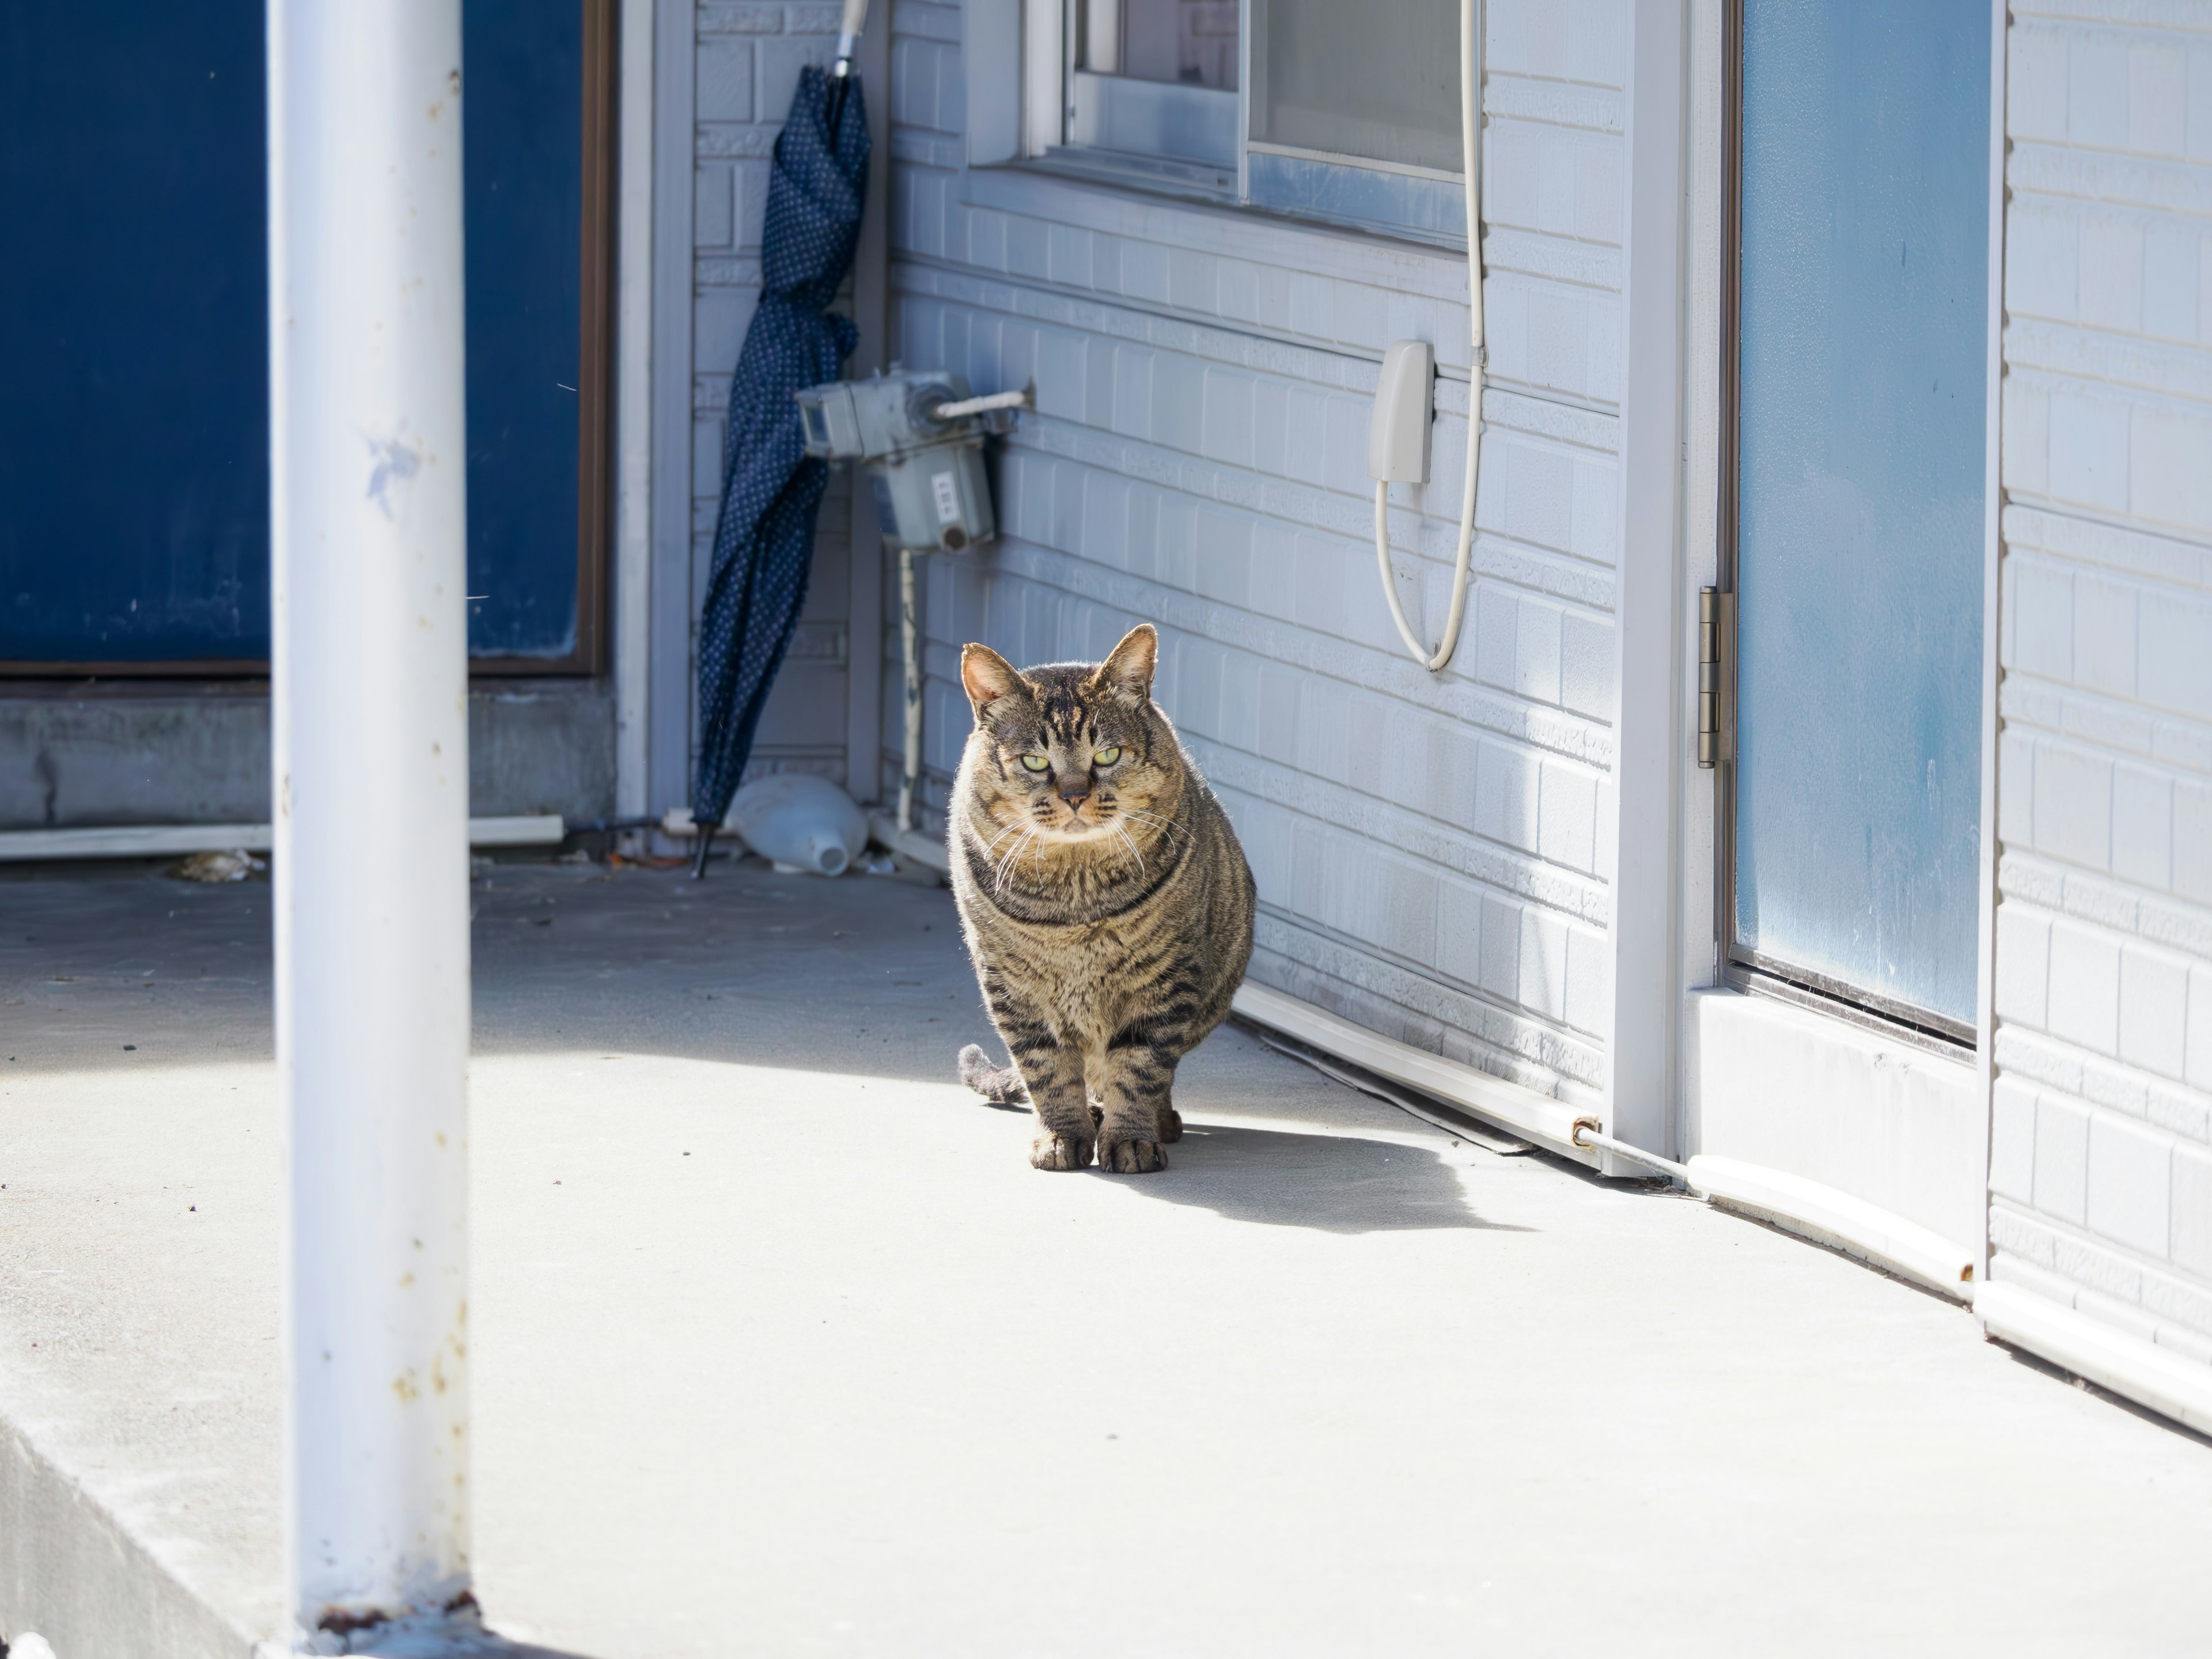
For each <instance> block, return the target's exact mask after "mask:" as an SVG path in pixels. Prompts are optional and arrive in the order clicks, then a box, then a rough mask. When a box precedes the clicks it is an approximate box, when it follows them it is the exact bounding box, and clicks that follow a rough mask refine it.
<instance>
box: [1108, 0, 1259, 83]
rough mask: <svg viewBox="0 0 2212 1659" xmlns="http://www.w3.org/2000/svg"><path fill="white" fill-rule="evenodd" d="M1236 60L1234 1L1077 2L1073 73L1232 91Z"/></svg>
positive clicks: (1122, 0)
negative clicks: (1079, 71) (1086, 72)
mask: <svg viewBox="0 0 2212 1659" xmlns="http://www.w3.org/2000/svg"><path fill="white" fill-rule="evenodd" d="M1076 67H1077V68H1078V69H1085V70H1091V71H1092V72H1093V73H1095V74H1098V75H1121V76H1127V77H1128V78H1129V79H1131V80H1133V81H1160V82H1167V83H1168V84H1170V85H1172V86H1185V87H1210V88H1213V89H1214V90H1215V91H1217V92H1234V91H1236V90H1237V0H1078V4H1077V7H1076Z"/></svg>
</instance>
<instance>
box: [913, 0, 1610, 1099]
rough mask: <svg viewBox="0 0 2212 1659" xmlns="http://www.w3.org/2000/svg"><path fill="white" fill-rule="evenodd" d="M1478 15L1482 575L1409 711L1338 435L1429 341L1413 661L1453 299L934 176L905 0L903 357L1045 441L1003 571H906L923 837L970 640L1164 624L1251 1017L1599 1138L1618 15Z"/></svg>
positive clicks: (1004, 485) (1444, 452) (947, 147)
mask: <svg viewBox="0 0 2212 1659" xmlns="http://www.w3.org/2000/svg"><path fill="white" fill-rule="evenodd" d="M1487 11H1488V13H1489V15H1490V22H1489V29H1490V34H1489V40H1488V42H1487V47H1486V53H1487V62H1488V77H1487V83H1486V88H1485V105H1486V109H1487V111H1488V112H1489V123H1488V127H1487V132H1486V137H1487V139H1488V144H1487V149H1486V158H1487V159H1486V191H1487V206H1486V214H1487V218H1488V222H1489V224H1490V227H1491V229H1490V235H1489V237H1488V240H1487V242H1486V249H1487V254H1488V259H1489V272H1490V275H1489V282H1488V285H1487V301H1488V306H1489V318H1490V365H1491V374H1492V390H1491V391H1490V392H1489V394H1488V397H1487V400H1486V414H1487V423H1486V436H1485V438H1484V442H1483V465H1482V489H1481V501H1480V526H1481V535H1480V539H1479V542H1478V544H1477V547H1476V550H1475V562H1474V568H1475V573H1476V577H1477V581H1476V585H1475V588H1474V599H1473V603H1472V605H1471V608H1470V611H1469V614H1468V623H1467V629H1466V632H1465V635H1464V636H1463V639H1462V644H1461V647H1460V650H1459V653H1458V656H1457V657H1456V659H1455V660H1454V662H1453V664H1452V665H1451V667H1450V668H1449V670H1448V671H1446V672H1445V673H1444V674H1443V675H1441V676H1437V677H1433V678H1432V677H1431V676H1429V675H1428V674H1426V673H1425V672H1424V671H1421V670H1420V669H1419V668H1418V667H1417V666H1415V665H1413V663H1412V662H1411V661H1410V660H1409V659H1407V656H1406V654H1405V653H1404V651H1403V650H1402V648H1401V646H1400V644H1399V642H1398V641H1397V638H1396V635H1395V631H1394V629H1393V628H1392V626H1391V623H1390V621H1389V614H1388V612H1387V611H1386V609H1385V607H1384V604H1383V597H1382V595H1381V593H1380V592H1379V591H1378V586H1377V580H1376V571H1375V559H1374V550H1373V547H1372V544H1371V541H1370V539H1369V537H1370V528H1369V526H1370V518H1371V507H1370V490H1371V487H1370V484H1369V483H1368V481H1367V477H1366V473H1365V435H1366V423H1367V413H1368V403H1369V398H1370V395H1371V392H1372V387H1373V385H1374V374H1375V364H1376V360H1377V359H1378V357H1379V356H1380V353H1381V349H1382V348H1383V345H1384V344H1385V343H1388V342H1389V340H1391V339H1394V338H1397V337H1406V336H1421V337H1427V338H1428V339H1430V340H1431V341H1433V342H1434V343H1435V344H1436V347H1437V355H1438V357H1439V360H1440V362H1442V363H1443V364H1444V365H1445V366H1446V368H1447V370H1448V372H1449V370H1451V369H1454V368H1455V369H1456V371H1457V373H1458V374H1459V376H1460V377H1461V378H1459V379H1458V380H1445V381H1443V382H1442V383H1441V384H1440V386H1439V404H1440V414H1439V419H1438V421H1437V426H1436V430H1435V435H1434V458H1435V459H1434V463H1433V467H1432V474H1431V476H1432V478H1433V480H1434V482H1433V483H1431V484H1430V485H1429V486H1428V487H1427V488H1426V489H1425V490H1424V491H1405V490H1401V491H1400V492H1398V494H1397V496H1396V499H1395V501H1394V513H1393V520H1394V538H1395V541H1396V544H1397V548H1398V553H1399V559H1398V562H1399V565H1400V568H1401V571H1403V572H1404V573H1405V575H1406V578H1407V580H1406V588H1407V592H1408V595H1409V609H1414V610H1415V611H1416V614H1417V615H1418V616H1419V617H1423V618H1425V619H1426V620H1425V623H1424V625H1425V627H1427V628H1429V629H1435V628H1436V627H1437V625H1438V623H1439V622H1440V620H1441V618H1442V617H1443V613H1444V609H1445V603H1446V599H1447V595H1448V592H1449V578H1450V566H1449V561H1450V558H1451V555H1452V549H1453V539H1454V532H1455V516H1456V513H1457V507H1458V501H1459V497H1460V489H1461V480H1462V456H1463V453H1464V449H1465V445H1466V431H1467V428H1466V425H1465V421H1466V418H1467V395H1466V392H1467V388H1466V381H1465V378H1464V377H1465V374H1466V368H1467V363H1468V326H1467V315H1466V310H1465V295H1466V286H1465V266H1464V262H1463V261H1462V259H1460V258H1456V257H1450V256H1446V255H1443V254H1440V253H1435V252H1428V251H1425V250H1422V249H1419V248H1414V247H1410V246H1406V245H1402V244H1395V243H1383V242H1379V241H1376V240H1371V239H1363V238H1361V237H1358V236H1356V235H1352V234H1338V233H1332V232H1327V231H1321V230H1314V229H1305V228H1294V227H1292V226H1291V225H1289V224H1286V223H1285V222H1281V221H1278V220H1270V219H1267V218H1265V217H1261V216H1252V215H1243V214H1237V213H1233V212H1230V211H1227V210H1212V209H1207V208H1203V207H1197V206H1187V205H1182V204H1176V203H1174V202H1170V201H1168V200H1166V199H1164V198H1161V197H1147V196H1144V195H1140V194H1136V193H1131V192H1123V191H1115V190H1111V189H1108V188H1103V187H1097V186H1090V185H1078V184H1074V183H1070V182H1066V181H1064V180H1060V179H1050V178H1047V177H1042V176H1040V175H1038V174H1036V173H1033V172H1022V171H1019V170H1013V171H1008V170H994V171H977V172H975V173H963V172H962V170H961V154H962V145H961V142H960V134H959V127H960V123H961V120H962V118H963V108H964V90H963V80H962V59H961V50H960V42H961V26H962V14H961V10H960V8H959V7H958V6H957V5H956V4H943V3H929V0H896V7H895V10H894V12H893V27H894V35H893V46H892V52H893V57H892V79H893V88H892V91H893V105H892V114H893V121H894V141H893V148H894V150H895V153H896V156H897V158H898V165H897V171H896V179H895V190H894V194H893V197H892V227H891V243H892V258H893V267H892V272H891V294H892V306H893V323H892V331H893V341H894V350H895V353H896V355H897V356H901V357H902V358H903V359H904V360H905V361H906V362H908V364H910V365H913V366H916V367H939V366H941V367H945V368H952V369H957V370H961V371H963V372H965V373H966V374H967V375H968V376H969V380H971V381H972V382H973V383H974V384H975V386H976V387H977V388H978V389H979V390H997V389H999V388H1000V387H1003V386H1020V385H1022V384H1023V383H1024V381H1027V380H1031V379H1034V380H1035V381H1036V387H1037V396H1038V403H1039V408H1038V410H1037V412H1036V414H1034V415H1031V416H1025V417H1024V419H1023V421H1022V423H1021V426H1020V429H1019V431H1018V433H1017V435H1015V437H1014V439H1013V440H1012V443H1011V445H1010V446H1009V447H1008V449H1007V451H1006V454H1005V456H1004V458H1003V464H1002V466H1001V469H1000V494H999V507H1000V515H1001V519H1002V522H1003V531H1002V537H1001V539H1000V542H999V544H997V545H996V546H995V547H994V548H991V549H989V550H987V551H985V552H984V553H983V554H981V555H980V556H973V557H953V556H938V557H935V558H933V560H931V561H930V562H929V563H930V568H928V570H927V586H928V594H927V635H928V643H927V672H928V676H929V679H928V689H927V734H928V737H927V742H928V751H927V762H928V766H929V769H930V781H929V788H928V791H927V800H928V804H929V806H930V808H931V809H932V811H933V813H939V812H941V809H942V806H943V804H944V801H945V791H946V787H947V785H948V783H949V781H950V776H951V769H952V767H953V766H954V764H955V763H956V761H957V755H958V751H959V747H960V744H961V743H962V742H963V739H964V737H965V735H966V732H967V730H968V727H969V712H968V708H967V704H966V701H965V699H964V697H963V695H962V693H961V690H960V688H959V684H958V679H957V661H958V652H959V648H960V646H961V644H962V643H963V641H968V640H982V641H986V642H987V643H988V644H990V645H992V646H993V647H994V648H996V649H998V650H1000V651H1001V652H1003V653H1006V655H1007V656H1008V657H1010V658H1012V659H1013V660H1014V661H1016V662H1018V663H1036V662H1047V661H1053V660H1056V659H1068V658H1082V657H1096V656H1097V655H1098V654H1100V653H1103V651H1104V650H1105V648H1106V647H1108V646H1109V645H1110V644H1111V643H1112V642H1113V641H1114V640H1115V638H1116V637H1117V636H1118V635H1120V634H1121V632H1122V630H1124V629H1127V627H1129V626H1130V625H1132V624H1133V623H1136V622H1137V621H1139V620H1149V621H1152V622H1153V623H1157V624H1158V625H1159V627H1160V629H1161V630H1162V636H1163V644H1164V653H1163V658H1162V665H1161V671H1160V676H1159V684H1158V695H1159V697H1160V700H1161V702H1162V704H1163V706H1164V707H1165V708H1167V709H1168V711H1169V712H1170V714H1171V715H1172V716H1173V718H1174V719H1175V720H1176V723H1177V725H1178V726H1179V727H1180V728H1181V730H1182V732H1183V734H1184V736H1185V738H1186V739H1187V741H1188V743H1189V744H1190V746H1191V748H1192V749H1193V750H1194V752H1195V754H1196V755H1197V757H1198V758H1199V760H1200V764H1201V765H1202V766H1203V767H1204V768H1205V769H1206V772H1207V773H1208V775H1209V776H1210V777H1211V778H1212V781H1213V782H1214V785H1215V787H1217V788H1218V790H1219V792H1220V793H1221V794H1222V796H1223V798H1224V799H1225V802H1226V803H1227V805H1228V806H1229V809H1230V811H1231V814H1232V815H1233V817H1234V818H1235V821H1236V823H1237V829H1238V831H1239V833H1240V834H1241V836H1243V841H1244V845H1245V848H1246V850H1247V852H1248V853H1249V855H1250V857H1251V860H1252V864H1253V867H1254V870H1255V873H1256V875H1257V877H1258V879H1259V884H1260V892H1261V903H1262V908H1263V916H1262V920H1261V929H1260V949H1259V951H1258V954H1257V957H1256V958H1255V965H1254V973H1255V977H1257V978H1259V979H1261V980H1262V981H1266V982H1267V983H1270V984H1273V985H1276V986H1279V987H1283V988H1285V989H1288V990H1291V991H1292V992H1294V993H1296V994H1299V995H1302V996H1304V997H1307V998H1309V999H1310V1000H1315V1001H1316V1002H1320V1003H1322V1004H1324V1005H1326V1006H1331V1007H1334V1008H1336V1009H1338V1010H1340V1011H1341V1012H1345V1013H1347V1014H1349V1015H1351V1016H1352V1017H1353V1018H1358V1019H1361V1020H1364V1021H1365V1022H1367V1023H1369V1024H1372V1025H1374V1026H1376V1027H1377V1028H1379V1029H1381V1030H1385V1031H1387V1032H1389V1034H1391V1035H1393V1036H1398V1037H1400V1038H1402V1039H1403V1040H1405V1041H1407V1042H1413V1043H1416V1044H1418V1045H1419V1046H1421V1047H1423V1048H1428V1049H1430V1050H1431V1051H1440V1052H1443V1053H1444V1054H1449V1055H1451V1056H1452V1057H1454V1058H1456V1059H1460V1060H1466V1061H1468V1062H1471V1063H1473V1064H1475V1065H1478V1066H1483V1067H1485V1068H1486V1069H1488V1070H1491V1071H1492V1072H1494V1073H1498V1074H1501V1075H1504V1076H1509V1077H1512V1078H1514V1079H1518V1080H1520V1081H1522V1082H1524V1083H1528V1084H1530V1085H1534V1086H1536V1087H1539V1088H1541V1089H1545V1090H1547V1091H1551V1092H1553V1093H1555V1094H1558V1095H1560V1096H1562V1097H1566V1098H1569V1099H1572V1100H1575V1101H1578V1102H1581V1101H1594V1100H1595V1098H1596V1095H1597V1091H1598V1090H1599V1088H1600V1087H1601V1054H1602V1045H1603V1043H1604V1041H1605V1034H1606V1028H1607V1023H1608V1020H1609V1003H1610V986H1609V983H1608V978H1607V975H1608V971H1609V970H1608V969H1607V966H1606V953H1605V948H1604V947H1605V940H1604V937H1603V935H1604V931H1605V929H1606V927H1607V922H1608V916H1609V904H1608V895H1607V887H1606V883H1605V880H1604V878H1603V874H1602V872H1606V871H1607V870H1608V869H1610V868H1611V866H1612V856H1613V849H1612V848H1610V846H1608V845H1607V843H1606V840H1605V837H1606V836H1607V833H1608V831H1607V826H1608V825H1609V824H1610V823H1612V822H1613V811H1612V809H1611V802H1610V790H1611V787H1612V784H1611V772H1612V763H1613V732H1612V727H1611V723H1610V722H1611V716H1612V710H1613V703H1614V694H1613V682H1612V677H1613V661H1614V644H1613V607H1614V603H1615V592H1616V579H1615V568H1614V567H1615V563H1616V546H1617V542H1618V524H1619V512H1620V507H1619V500H1620V493H1619V489H1618V484H1617V480H1616V476H1615V473H1616V466H1615V459H1616V456H1615V452H1616V447H1617V428H1618V424H1619V422H1618V420H1617V417H1616V412H1615V411H1616V404H1617V400H1618V398H1619V396H1620V358H1621V354H1620V317H1619V309H1620V307H1619V301H1620V288H1621V273H1620V243H1621V235H1622V233H1621V227H1622V215H1623V202H1622V179H1623V176H1624V170H1625V155H1624V138H1623V131H1622V130H1623V102H1624V100H1623V95H1622V90H1621V88H1622V77H1623V72H1624V62H1623V57H1624V36H1625V33H1626V4H1625V0H1580V3H1577V4H1575V5H1571V6H1565V5H1560V4H1558V3H1554V0H1493V3H1492V4H1491V5H1490V6H1489V7H1488V8H1487ZM1417 508H1418V511H1417V510H1416V509H1417ZM1416 592H1418V595H1419V599H1418V607H1417V608H1416V607H1415V605H1413V603H1412V602H1411V596H1412V595H1413V594H1415V593H1416ZM895 678H896V677H895V676H890V677H887V679H886V687H887V702H886V726H885V730H886V732H896V730H897V729H898V728H897V722H896V719H895V718H892V715H893V712H894V711H893V710H892V709H891V708H890V704H889V696H891V695H895ZM885 760H886V767H887V769H889V768H890V767H891V766H892V765H893V760H892V757H890V754H889V753H888V752H887V754H886V757H885ZM936 821H941V818H940V819H937V820H936Z"/></svg>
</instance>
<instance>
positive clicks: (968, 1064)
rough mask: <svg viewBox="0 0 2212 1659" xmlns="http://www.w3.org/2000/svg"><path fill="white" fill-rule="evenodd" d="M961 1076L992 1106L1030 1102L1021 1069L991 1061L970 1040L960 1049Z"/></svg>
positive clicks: (1019, 1105) (1024, 1105) (1024, 1104)
mask: <svg viewBox="0 0 2212 1659" xmlns="http://www.w3.org/2000/svg"><path fill="white" fill-rule="evenodd" d="M960 1080H961V1081H962V1082H963V1083H964V1084H966V1085H968V1086H969V1088H971V1089H973V1090H974V1091H975V1092H976V1093H977V1094H979V1095H981V1096H982V1097H983V1098H984V1099H986V1100H987V1101H989V1102H990V1103H991V1104H993V1105H994V1106H1018V1107H1024V1108H1025V1107H1027V1106H1028V1105H1029V1103H1030V1097H1029V1095H1028V1094H1027V1093H1026V1092H1025V1091H1024V1090H1023V1088H1022V1075H1021V1073H1019V1072H1017V1071H1016V1070H1015V1069H1014V1068H1013V1067H1012V1066H994V1065H992V1064H991V1057H990V1056H989V1055H988V1054H985V1053H984V1052H983V1051H982V1050H981V1048H977V1047H976V1046H975V1044H974V1043H972V1042H971V1043H969V1045H968V1046H967V1047H966V1048H963V1049H962V1050H961V1051H960Z"/></svg>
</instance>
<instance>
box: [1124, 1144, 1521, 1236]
mask: <svg viewBox="0 0 2212 1659" xmlns="http://www.w3.org/2000/svg"><path fill="white" fill-rule="evenodd" d="M1091 1173H1092V1178H1093V1179H1096V1180H1099V1181H1113V1182H1120V1183H1121V1184H1123V1185H1125V1186H1127V1188H1129V1190H1130V1191H1132V1192H1136V1193H1141V1194H1144V1195H1145V1196H1146V1198H1153V1199H1160V1200H1165V1201H1166V1202H1168V1203H1170V1204H1194V1205H1196V1206H1199V1207H1200V1208H1201V1209H1207V1210H1211V1211H1212V1212H1214V1213H1215V1214H1216V1215H1218V1216H1220V1217H1221V1218H1223V1219H1225V1220H1227V1221H1247V1222H1253V1223H1255V1224H1257V1225H1261V1226H1264V1227H1309V1228H1312V1229H1314V1230H1315V1231H1319V1232H1325V1233H1384V1232H1430V1231H1437V1230H1439V1229H1444V1228H1469V1229H1477V1230H1480V1231H1494V1232H1526V1231H1529V1230H1528V1228H1525V1227H1515V1226H1510V1225H1506V1224H1504V1223H1502V1222H1496V1221H1486V1220H1484V1219H1483V1218H1481V1217H1480V1216H1479V1215H1477V1214H1476V1213H1475V1212H1474V1206H1472V1205H1470V1204H1469V1203H1468V1199H1467V1191H1466V1188H1464V1186H1462V1183H1461V1181H1460V1178H1459V1174H1458V1171H1456V1170H1454V1169H1453V1168H1452V1167H1451V1165H1450V1164H1447V1163H1445V1162H1444V1161H1443V1158H1440V1157H1438V1156H1437V1154H1436V1153H1435V1152H1431V1151H1429V1150H1427V1149H1425V1148H1424V1147H1419V1146H1402V1145H1400V1144H1398V1143H1396V1142H1395V1141H1387V1140H1365V1139H1359V1138H1358V1137H1356V1136H1349V1135H1326V1134H1301V1133H1297V1131H1295V1130H1290V1129H1263V1128H1258V1127H1249V1126H1246V1125H1243V1124H1232V1123H1215V1124H1204V1125H1200V1124H1191V1125H1189V1126H1188V1127H1186V1128H1185V1129H1184V1131H1183V1137H1182V1139H1181V1140H1180V1141H1178V1142H1176V1144H1175V1145H1174V1146H1170V1148H1169V1149H1168V1167H1167V1168H1166V1169H1165V1170H1162V1171H1160V1172H1159V1173H1158V1174H1157V1175H1148V1176H1109V1175H1105V1174H1103V1173H1100V1172H1099V1171H1097V1170H1093V1171H1092V1172H1091Z"/></svg>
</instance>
